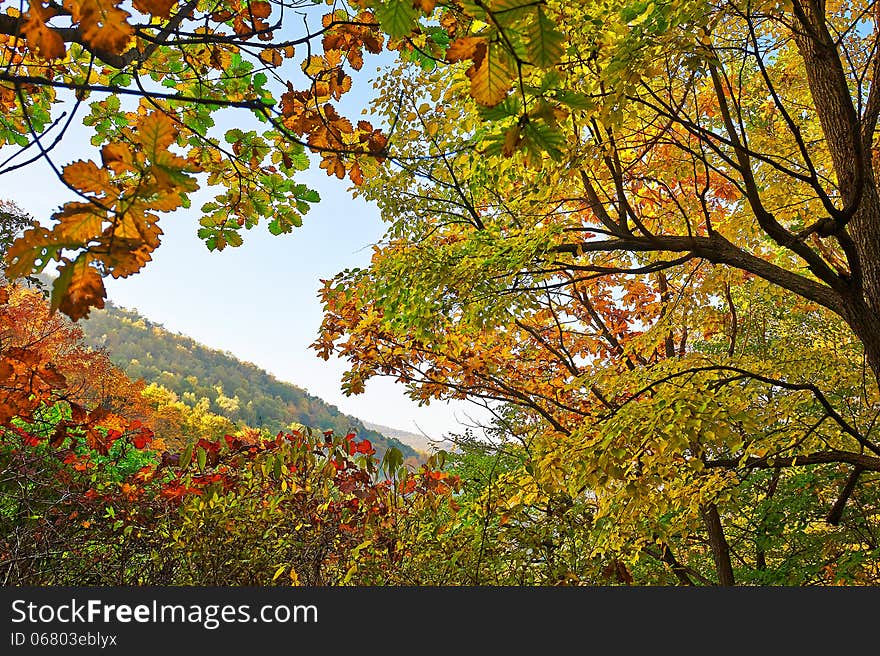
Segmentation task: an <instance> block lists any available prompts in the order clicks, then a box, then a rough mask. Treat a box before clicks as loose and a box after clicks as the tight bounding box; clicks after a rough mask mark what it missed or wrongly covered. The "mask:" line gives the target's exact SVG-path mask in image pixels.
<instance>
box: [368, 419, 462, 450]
mask: <svg viewBox="0 0 880 656" xmlns="http://www.w3.org/2000/svg"><path fill="white" fill-rule="evenodd" d="M363 423H364V426H366V427H367V428H369V429H370V430H374V431H377V432H379V433H382V434H383V435H387V436H388V437H393V438H394V439H396V440H400V441H401V442H403V443H404V444H408V445H409V446H411V447H412V448H414V449H415V450H416V451H419V452H421V453H424V454H427V455H431V454H432V453H433V452H434V451H437V450H440V449H443V450H445V451H452V450H453V449H454V448H455V444H453V443H452V442H450V441H449V440H434V439H431V438H430V437H428V436H426V435H422V434H420V433H413V432H411V431H405V430H400V429H399V428H391V427H390V426H383V425H382V424H377V423H375V422H372V421H364V422H363Z"/></svg>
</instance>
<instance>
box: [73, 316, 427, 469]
mask: <svg viewBox="0 0 880 656" xmlns="http://www.w3.org/2000/svg"><path fill="white" fill-rule="evenodd" d="M80 324H81V326H82V329H83V331H84V333H85V337H86V341H87V342H88V343H89V344H91V345H92V346H95V347H98V348H103V349H106V350H107V352H108V355H109V356H110V359H111V360H112V362H113V363H114V364H116V365H117V366H119V367H120V368H121V369H123V371H125V373H126V374H128V375H129V376H130V377H131V378H133V379H135V380H137V379H139V378H143V379H144V381H146V382H147V383H156V384H158V385H161V386H162V387H165V388H166V389H168V390H170V391H172V392H174V394H176V395H177V396H178V397H179V398H180V400H181V401H183V402H184V403H187V404H188V405H190V406H194V405H196V404H197V403H198V402H199V400H200V399H207V400H208V402H209V408H208V410H210V412H213V413H216V414H218V415H222V416H224V417H227V418H228V419H230V420H231V421H233V422H235V423H236V424H246V425H247V426H251V427H253V428H267V429H269V430H270V431H278V430H288V429H289V428H290V427H291V424H295V423H300V424H304V425H306V426H311V427H313V428H318V429H320V430H332V431H333V432H334V433H337V434H342V435H345V434H346V433H349V432H354V433H357V436H358V438H359V439H368V440H370V442H372V444H373V446H374V447H375V448H376V450H377V452H379V453H380V454H381V453H384V452H385V450H386V449H387V448H388V447H389V446H396V447H397V448H398V449H400V450H401V452H402V453H403V454H404V456H405V457H410V458H417V457H418V455H419V454H418V453H417V452H416V451H415V450H414V449H413V448H412V447H410V446H408V445H406V444H404V443H403V442H400V441H399V440H396V439H394V438H390V437H387V436H385V435H382V434H381V433H379V432H377V431H375V430H370V429H368V428H367V427H366V426H364V424H363V423H362V422H361V421H360V420H359V419H357V418H355V417H349V416H347V415H345V414H343V413H342V412H340V411H339V409H338V408H336V407H335V406H332V405H329V404H328V403H326V402H324V401H322V400H321V399H319V398H317V397H315V396H312V395H311V394H309V393H307V392H306V391H305V390H302V389H300V388H299V387H296V386H295V385H292V384H290V383H286V382H284V381H280V380H278V379H276V378H275V377H274V376H272V375H271V374H269V373H268V372H266V371H264V370H262V369H260V368H259V367H257V366H255V365H253V364H251V363H249V362H242V361H240V360H238V359H236V358H235V356H233V355H232V354H231V353H224V352H222V351H218V350H215V349H210V348H207V347H206V346H203V345H201V344H199V343H198V342H196V341H195V340H193V339H191V338H189V337H186V336H183V335H178V334H174V333H172V332H170V331H168V330H166V329H165V328H164V327H163V326H162V325H160V324H157V323H153V322H151V321H150V320H149V319H147V318H145V317H142V316H141V315H140V314H138V313H137V312H136V311H133V310H128V309H125V308H120V307H118V306H115V305H113V304H112V303H108V304H107V307H106V308H105V309H104V310H101V311H96V312H93V313H92V314H91V316H90V317H89V319H88V320H87V321H82V322H80Z"/></svg>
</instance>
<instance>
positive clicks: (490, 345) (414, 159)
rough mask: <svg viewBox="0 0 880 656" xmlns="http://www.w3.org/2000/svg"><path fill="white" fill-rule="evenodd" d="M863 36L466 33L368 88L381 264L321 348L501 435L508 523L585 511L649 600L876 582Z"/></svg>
mask: <svg viewBox="0 0 880 656" xmlns="http://www.w3.org/2000/svg"><path fill="white" fill-rule="evenodd" d="M877 9H878V8H877V3H875V2H856V3H851V2H847V3H840V2H827V3H826V2H808V1H800V0H796V1H794V2H755V1H743V2H725V3H712V2H686V1H684V2H612V3H596V4H589V5H586V4H578V5H572V4H563V3H553V2H548V3H546V4H545V3H541V4H540V5H538V6H537V8H536V7H535V6H534V5H531V4H528V5H527V4H525V3H522V4H520V3H515V2H514V3H509V2H498V3H487V4H485V5H479V6H476V7H471V6H470V5H467V8H466V11H467V12H470V15H471V16H472V17H473V18H475V19H477V20H475V21H473V22H466V23H464V24H461V25H459V28H460V31H459V32H457V33H455V34H454V35H453V37H454V38H453V40H452V42H451V44H450V46H449V48H448V50H447V53H446V59H447V60H450V61H456V60H461V61H463V64H461V65H459V66H454V67H452V68H443V69H442V70H440V71H429V72H424V71H412V70H411V69H409V70H407V69H403V68H402V69H400V70H398V71H396V73H395V74H394V75H391V76H388V77H387V78H385V79H384V80H383V81H381V82H380V83H379V84H380V99H379V103H378V104H377V105H376V109H377V111H385V112H386V113H387V119H388V120H389V121H391V120H394V121H395V125H396V132H395V138H392V145H393V146H394V148H395V149H394V150H392V159H393V164H394V166H379V165H375V166H371V167H370V168H369V169H368V170H367V172H368V173H369V174H370V175H368V181H367V183H366V184H365V185H364V186H362V188H361V189H360V190H359V193H362V194H363V195H364V196H365V197H366V198H368V199H371V200H374V201H376V202H377V203H378V204H379V205H380V207H381V208H382V210H383V214H384V217H385V219H386V220H387V221H388V223H389V230H388V233H387V239H386V240H385V242H384V243H382V244H380V245H377V247H376V248H375V251H374V256H373V260H372V263H371V265H370V267H368V268H367V269H363V270H350V271H346V272H343V273H342V274H340V275H339V276H338V277H336V278H335V279H333V280H331V281H327V282H326V284H325V287H324V290H323V299H324V303H325V319H324V323H323V326H322V334H321V337H320V339H319V340H318V342H317V343H316V348H317V349H318V350H319V352H320V353H321V354H322V355H324V356H325V357H329V356H330V354H331V353H338V354H341V355H343V356H344V357H347V358H348V359H349V360H350V363H351V369H350V371H349V373H348V374H347V376H346V379H345V381H344V383H345V385H346V388H347V390H348V391H349V392H352V393H357V392H358V391H360V390H361V389H362V388H363V384H364V381H365V380H366V379H368V378H369V377H371V376H374V375H392V376H396V377H397V378H399V379H400V380H401V381H403V382H406V383H408V384H409V385H410V390H411V394H412V395H413V396H414V397H415V398H417V399H420V400H423V401H429V400H431V399H433V398H471V399H474V400H477V401H483V402H486V403H488V404H495V403H502V404H510V405H512V406H514V407H517V408H519V409H520V411H519V414H518V415H514V416H515V417H516V420H515V421H511V420H510V419H507V420H505V421H506V423H507V424H508V425H509V432H510V435H511V437H512V439H514V440H515V441H516V442H518V443H519V444H520V448H522V449H525V453H526V454H527V455H526V457H524V458H523V460H524V464H523V466H522V467H521V468H519V470H518V471H515V472H512V473H510V474H508V476H509V477H513V478H515V479H516V480H518V481H519V483H518V486H519V490H520V492H519V493H516V494H513V493H508V494H507V503H508V505H509V507H508V508H507V512H508V513H513V512H515V511H517V509H521V508H522V507H523V504H525V505H528V506H533V505H534V504H536V503H537V504H539V505H541V504H543V505H545V506H546V505H547V503H548V502H549V501H550V500H552V499H554V498H558V497H559V495H568V496H569V497H570V498H571V499H572V500H574V501H575V502H577V503H587V504H592V506H593V510H592V515H591V516H592V519H591V521H590V522H588V523H585V524H584V530H585V531H588V532H589V540H585V542H584V543H585V544H589V545H590V546H589V548H590V549H592V550H593V552H594V554H595V555H596V556H597V557H607V556H612V557H615V558H618V557H619V558H620V559H621V562H623V563H624V564H628V567H630V568H633V571H635V572H637V573H638V572H641V573H642V574H644V576H645V577H648V578H647V579H646V580H650V577H653V576H657V575H658V574H657V572H661V571H664V570H665V572H666V574H667V575H668V576H669V577H670V579H669V580H672V581H677V582H681V583H689V584H698V583H705V582H710V583H720V584H732V583H735V582H764V583H767V582H774V581H776V582H779V581H785V582H788V583H792V582H796V583H799V584H803V583H807V582H820V581H835V580H847V581H862V582H873V581H876V576H877V571H876V562H877V560H876V559H877V544H878V543H877V535H878V533H877V526H876V524H875V522H874V521H873V520H872V519H871V517H872V513H873V512H874V511H873V509H875V508H876V503H877V498H876V477H877V472H878V471H880V467H878V466H880V459H878V455H880V444H878V442H877V435H876V425H875V424H876V422H875V418H876V416H877V412H878V409H880V405H878V395H877V380H878V376H880V347H878V336H880V324H878V320H880V315H878V308H880V296H878V289H880V287H878V282H880V278H878V277H877V275H878V274H877V271H878V266H880V259H878V251H877V245H878V243H880V206H878V204H877V203H878V201H877V199H878V191H877V185H876V181H875V173H874V161H873V157H874V152H875V150H874V149H875V146H876V123H877V117H878V111H880V88H878V86H877V85H875V84H874V82H875V81H876V80H875V74H876V70H878V69H877V66H878V64H877V62H878V61H880V55H878V52H877V47H876V44H877V41H876V38H877V36H876V35H877ZM545 21H546V22H549V23H551V24H552V25H553V26H554V27H553V28H552V31H543V32H542V33H543V34H544V35H545V36H547V35H549V38H547V39H545V40H544V43H545V44H547V45H548V48H547V49H545V50H543V51H541V52H540V53H537V52H536V51H534V50H533V49H532V48H534V47H535V46H534V45H533V44H534V41H533V40H532V39H531V37H530V35H531V34H532V32H530V31H529V30H530V29H531V30H534V29H538V28H536V27H535V26H536V25H543V24H545ZM541 54H544V55H546V58H544V57H542V56H541ZM487 76H488V81H489V82H490V84H488V85H487ZM492 83H494V84H492ZM392 99H397V100H398V101H399V102H398V103H396V104H395V103H393V102H391V101H392ZM404 281H405V282H404ZM523 436H528V438H527V439H526V438H525V437H523ZM506 489H508V490H509V489H510V488H506ZM783 508H784V509H785V510H784V511H783V510H782V509H783ZM780 512H783V513H784V514H783V515H782V517H784V519H781V517H780V515H779V514H778V513H780ZM807 544H809V546H805V545H807ZM791 545H798V546H797V549H790V548H789V546H791ZM800 549H803V550H804V551H800V552H799V551H798V550H800ZM798 553H807V554H809V555H808V556H806V557H803V556H799V555H797V554H798ZM645 559H647V561H653V562H654V563H656V564H657V565H658V566H659V567H660V569H659V570H655V569H651V568H650V567H647V568H646V565H645V564H644V563H645V562H646V561H645ZM795 562H798V563H800V565H801V567H799V566H797V565H795V564H793V563H795ZM805 563H809V567H807V566H804V564H805ZM842 563H846V564H847V565H846V566H842V565H841V564H842ZM822 568H826V569H824V570H823V569H822ZM847 568H849V569H848V571H846V572H844V571H843V570H847ZM651 572H654V573H653V574H652V573H651ZM774 577H775V578H774ZM798 577H800V578H798ZM838 577H839V578H838ZM622 578H623V579H626V578H627V576H625V575H624V576H622ZM655 580H656V579H655Z"/></svg>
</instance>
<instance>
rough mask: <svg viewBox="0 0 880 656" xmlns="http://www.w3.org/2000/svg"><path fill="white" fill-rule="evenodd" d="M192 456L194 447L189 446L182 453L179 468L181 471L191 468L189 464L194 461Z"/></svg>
mask: <svg viewBox="0 0 880 656" xmlns="http://www.w3.org/2000/svg"><path fill="white" fill-rule="evenodd" d="M192 455H193V445H192V444H187V445H186V446H185V447H184V448H183V451H182V452H181V453H180V460H179V461H178V466H179V467H180V468H181V469H186V468H187V467H189V463H190V462H191V461H192Z"/></svg>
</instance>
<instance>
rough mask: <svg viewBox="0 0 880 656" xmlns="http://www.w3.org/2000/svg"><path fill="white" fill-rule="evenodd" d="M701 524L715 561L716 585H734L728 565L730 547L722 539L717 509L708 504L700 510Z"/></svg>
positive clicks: (712, 504) (729, 565)
mask: <svg viewBox="0 0 880 656" xmlns="http://www.w3.org/2000/svg"><path fill="white" fill-rule="evenodd" d="M700 513H701V514H702V516H703V523H704V524H705V525H706V530H707V531H708V532H709V545H710V546H711V547H712V558H713V559H714V560H715V574H716V576H717V577H718V585H724V586H730V585H736V581H735V580H734V577H733V566H732V565H731V563H730V546H729V545H728V544H727V538H725V537H724V528H723V527H722V525H721V517H720V516H719V514H718V507H717V506H716V505H715V504H714V503H709V504H706V505H704V506H702V507H701V508H700Z"/></svg>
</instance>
